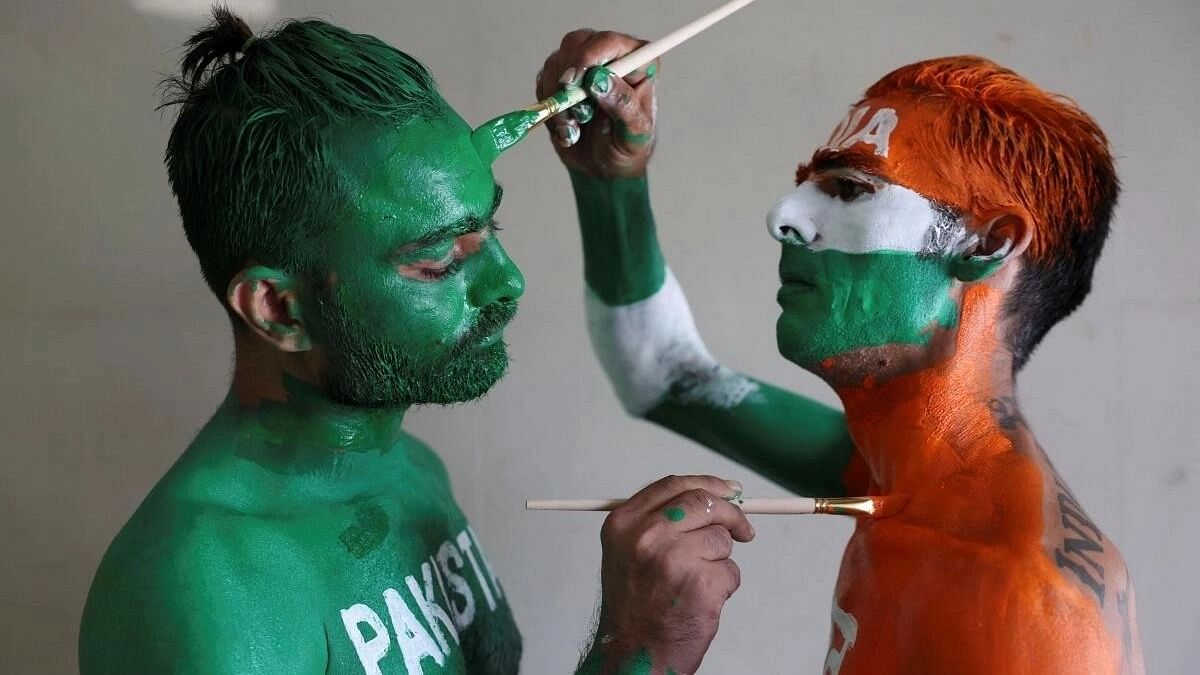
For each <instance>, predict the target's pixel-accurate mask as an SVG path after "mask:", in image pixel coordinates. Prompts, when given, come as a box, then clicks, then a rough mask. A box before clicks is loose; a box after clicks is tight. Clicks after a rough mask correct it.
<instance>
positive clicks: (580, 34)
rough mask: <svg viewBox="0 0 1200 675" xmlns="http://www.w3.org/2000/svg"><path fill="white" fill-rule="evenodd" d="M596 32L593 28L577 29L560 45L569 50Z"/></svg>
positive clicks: (567, 35)
mask: <svg viewBox="0 0 1200 675" xmlns="http://www.w3.org/2000/svg"><path fill="white" fill-rule="evenodd" d="M595 32H596V31H594V30H592V29H591V28H576V29H575V30H573V31H571V32H570V33H567V34H566V35H564V36H563V38H562V42H560V43H559V46H560V48H564V49H565V48H567V47H570V46H571V45H573V44H577V43H579V42H582V41H583V40H586V39H587V38H588V37H589V36H590V35H591V34H592V33H595Z"/></svg>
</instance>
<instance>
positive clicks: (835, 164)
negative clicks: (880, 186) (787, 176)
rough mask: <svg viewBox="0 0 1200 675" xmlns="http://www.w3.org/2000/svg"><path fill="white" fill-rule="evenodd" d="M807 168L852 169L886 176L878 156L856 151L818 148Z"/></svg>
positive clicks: (820, 169) (824, 169) (818, 170)
mask: <svg viewBox="0 0 1200 675" xmlns="http://www.w3.org/2000/svg"><path fill="white" fill-rule="evenodd" d="M808 168H809V171H813V172H820V171H833V170H836V169H854V170H855V171H861V172H863V173H868V174H871V175H872V176H876V177H878V178H884V179H886V178H887V176H886V174H885V171H884V166H883V162H882V161H881V160H880V159H879V158H878V157H876V156H875V155H865V154H862V153H857V152H835V151H831V150H818V151H817V152H816V154H814V155H813V159H812V162H811V163H810V164H809V165H808Z"/></svg>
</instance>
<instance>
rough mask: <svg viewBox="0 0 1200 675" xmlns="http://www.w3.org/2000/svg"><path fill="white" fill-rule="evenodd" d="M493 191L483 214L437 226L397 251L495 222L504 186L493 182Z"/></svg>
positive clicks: (472, 230) (425, 244)
mask: <svg viewBox="0 0 1200 675" xmlns="http://www.w3.org/2000/svg"><path fill="white" fill-rule="evenodd" d="M495 188H496V190H495V193H494V196H493V197H492V205H491V206H490V207H488V210H487V213H486V214H484V215H483V216H476V215H470V216H467V217H465V218H462V219H460V220H457V221H455V222H453V223H450V224H449V225H447V226H445V227H442V228H438V229H437V230H434V231H433V232H430V233H428V234H426V235H425V236H423V237H420V238H418V239H414V240H412V241H410V242H408V243H406V244H403V245H402V246H400V248H399V249H397V251H398V252H400V253H404V252H407V251H413V250H416V249H419V248H423V247H425V246H428V245H429V244H432V243H434V242H437V241H440V240H442V239H445V238H447V237H458V236H462V235H464V234H467V233H469V232H478V231H480V230H482V229H483V228H485V227H487V226H489V225H492V224H493V223H495V217H496V211H497V210H499V209H500V201H501V200H502V199H504V188H503V187H501V185H500V184H499V183H496V184H495Z"/></svg>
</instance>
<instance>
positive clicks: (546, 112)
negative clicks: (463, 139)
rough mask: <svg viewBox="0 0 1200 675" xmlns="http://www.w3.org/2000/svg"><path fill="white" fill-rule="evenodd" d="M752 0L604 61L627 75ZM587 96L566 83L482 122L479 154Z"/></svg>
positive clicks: (488, 155)
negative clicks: (533, 102) (523, 104)
mask: <svg viewBox="0 0 1200 675" xmlns="http://www.w3.org/2000/svg"><path fill="white" fill-rule="evenodd" d="M752 2H754V0H731V1H730V2H727V3H725V4H724V5H721V6H720V7H718V8H716V9H714V10H712V11H711V12H709V13H707V14H705V15H704V16H702V17H700V18H698V19H696V20H694V21H692V22H690V23H688V24H685V25H683V26H680V27H679V28H677V29H675V30H673V31H671V32H670V33H667V34H666V35H664V36H662V37H661V38H659V39H657V40H655V41H654V42H649V43H646V44H644V45H642V46H641V47H638V48H637V49H635V50H633V51H632V52H629V53H628V54H626V55H625V56H622V57H621V58H619V59H617V60H615V61H612V62H610V63H607V64H604V65H605V67H606V68H608V69H609V70H611V71H612V72H613V73H614V74H615V75H616V77H625V76H626V75H628V74H630V73H632V72H633V71H635V70H637V69H638V68H641V67H642V66H645V65H646V64H648V63H650V62H651V61H653V60H654V59H657V58H658V57H660V56H662V55H663V54H665V53H666V52H667V51H669V50H671V49H673V48H675V47H677V46H679V44H681V43H682V42H684V41H685V40H687V39H688V38H690V37H693V36H695V35H696V34H698V33H700V32H702V31H704V30H705V29H706V28H708V27H709V26H711V25H713V24H714V23H716V22H718V21H720V20H721V19H724V18H725V17H727V16H729V15H730V14H733V13H734V12H736V11H738V10H739V9H741V8H743V7H745V6H746V5H748V4H750V3H752ZM586 99H587V92H586V91H584V89H583V88H582V87H567V88H566V89H562V90H560V91H559V92H557V93H556V94H554V95H553V96H549V97H547V98H545V99H543V100H541V101H538V102H537V103H535V104H533V105H531V106H529V107H526V108H522V109H520V110H517V111H514V112H511V113H508V114H506V115H501V116H500V117H497V118H495V119H492V120H490V121H488V122H485V123H483V124H482V125H480V126H479V128H478V129H475V131H473V132H471V143H472V144H473V145H474V146H475V149H476V151H477V152H478V153H479V156H480V157H481V158H483V160H484V161H485V162H486V163H488V164H490V163H492V162H493V161H495V159H496V157H498V156H499V155H500V153H502V152H504V151H505V150H507V149H508V148H510V147H512V146H513V145H515V144H516V143H517V141H519V140H521V139H522V138H524V137H525V135H526V134H528V133H529V130H530V129H532V128H533V127H535V126H537V125H538V124H541V123H542V122H545V121H546V120H548V119H550V118H551V117H553V116H554V115H557V114H558V113H560V112H562V111H564V110H566V109H567V108H570V107H571V106H574V105H577V104H579V103H582V102H583V101H584V100H586Z"/></svg>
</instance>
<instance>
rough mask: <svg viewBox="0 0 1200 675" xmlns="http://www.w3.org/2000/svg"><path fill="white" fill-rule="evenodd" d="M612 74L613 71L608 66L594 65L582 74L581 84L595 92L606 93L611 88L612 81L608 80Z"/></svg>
mask: <svg viewBox="0 0 1200 675" xmlns="http://www.w3.org/2000/svg"><path fill="white" fill-rule="evenodd" d="M612 76H613V72H612V71H611V70H609V69H608V68H605V67H604V66H596V67H595V68H592V69H590V70H588V71H587V74H585V75H584V76H583V86H584V87H585V88H587V89H590V90H592V92H593V93H595V94H599V95H603V94H607V93H608V92H609V90H610V89H612V82H611V81H610V80H609V78H611V77H612Z"/></svg>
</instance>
